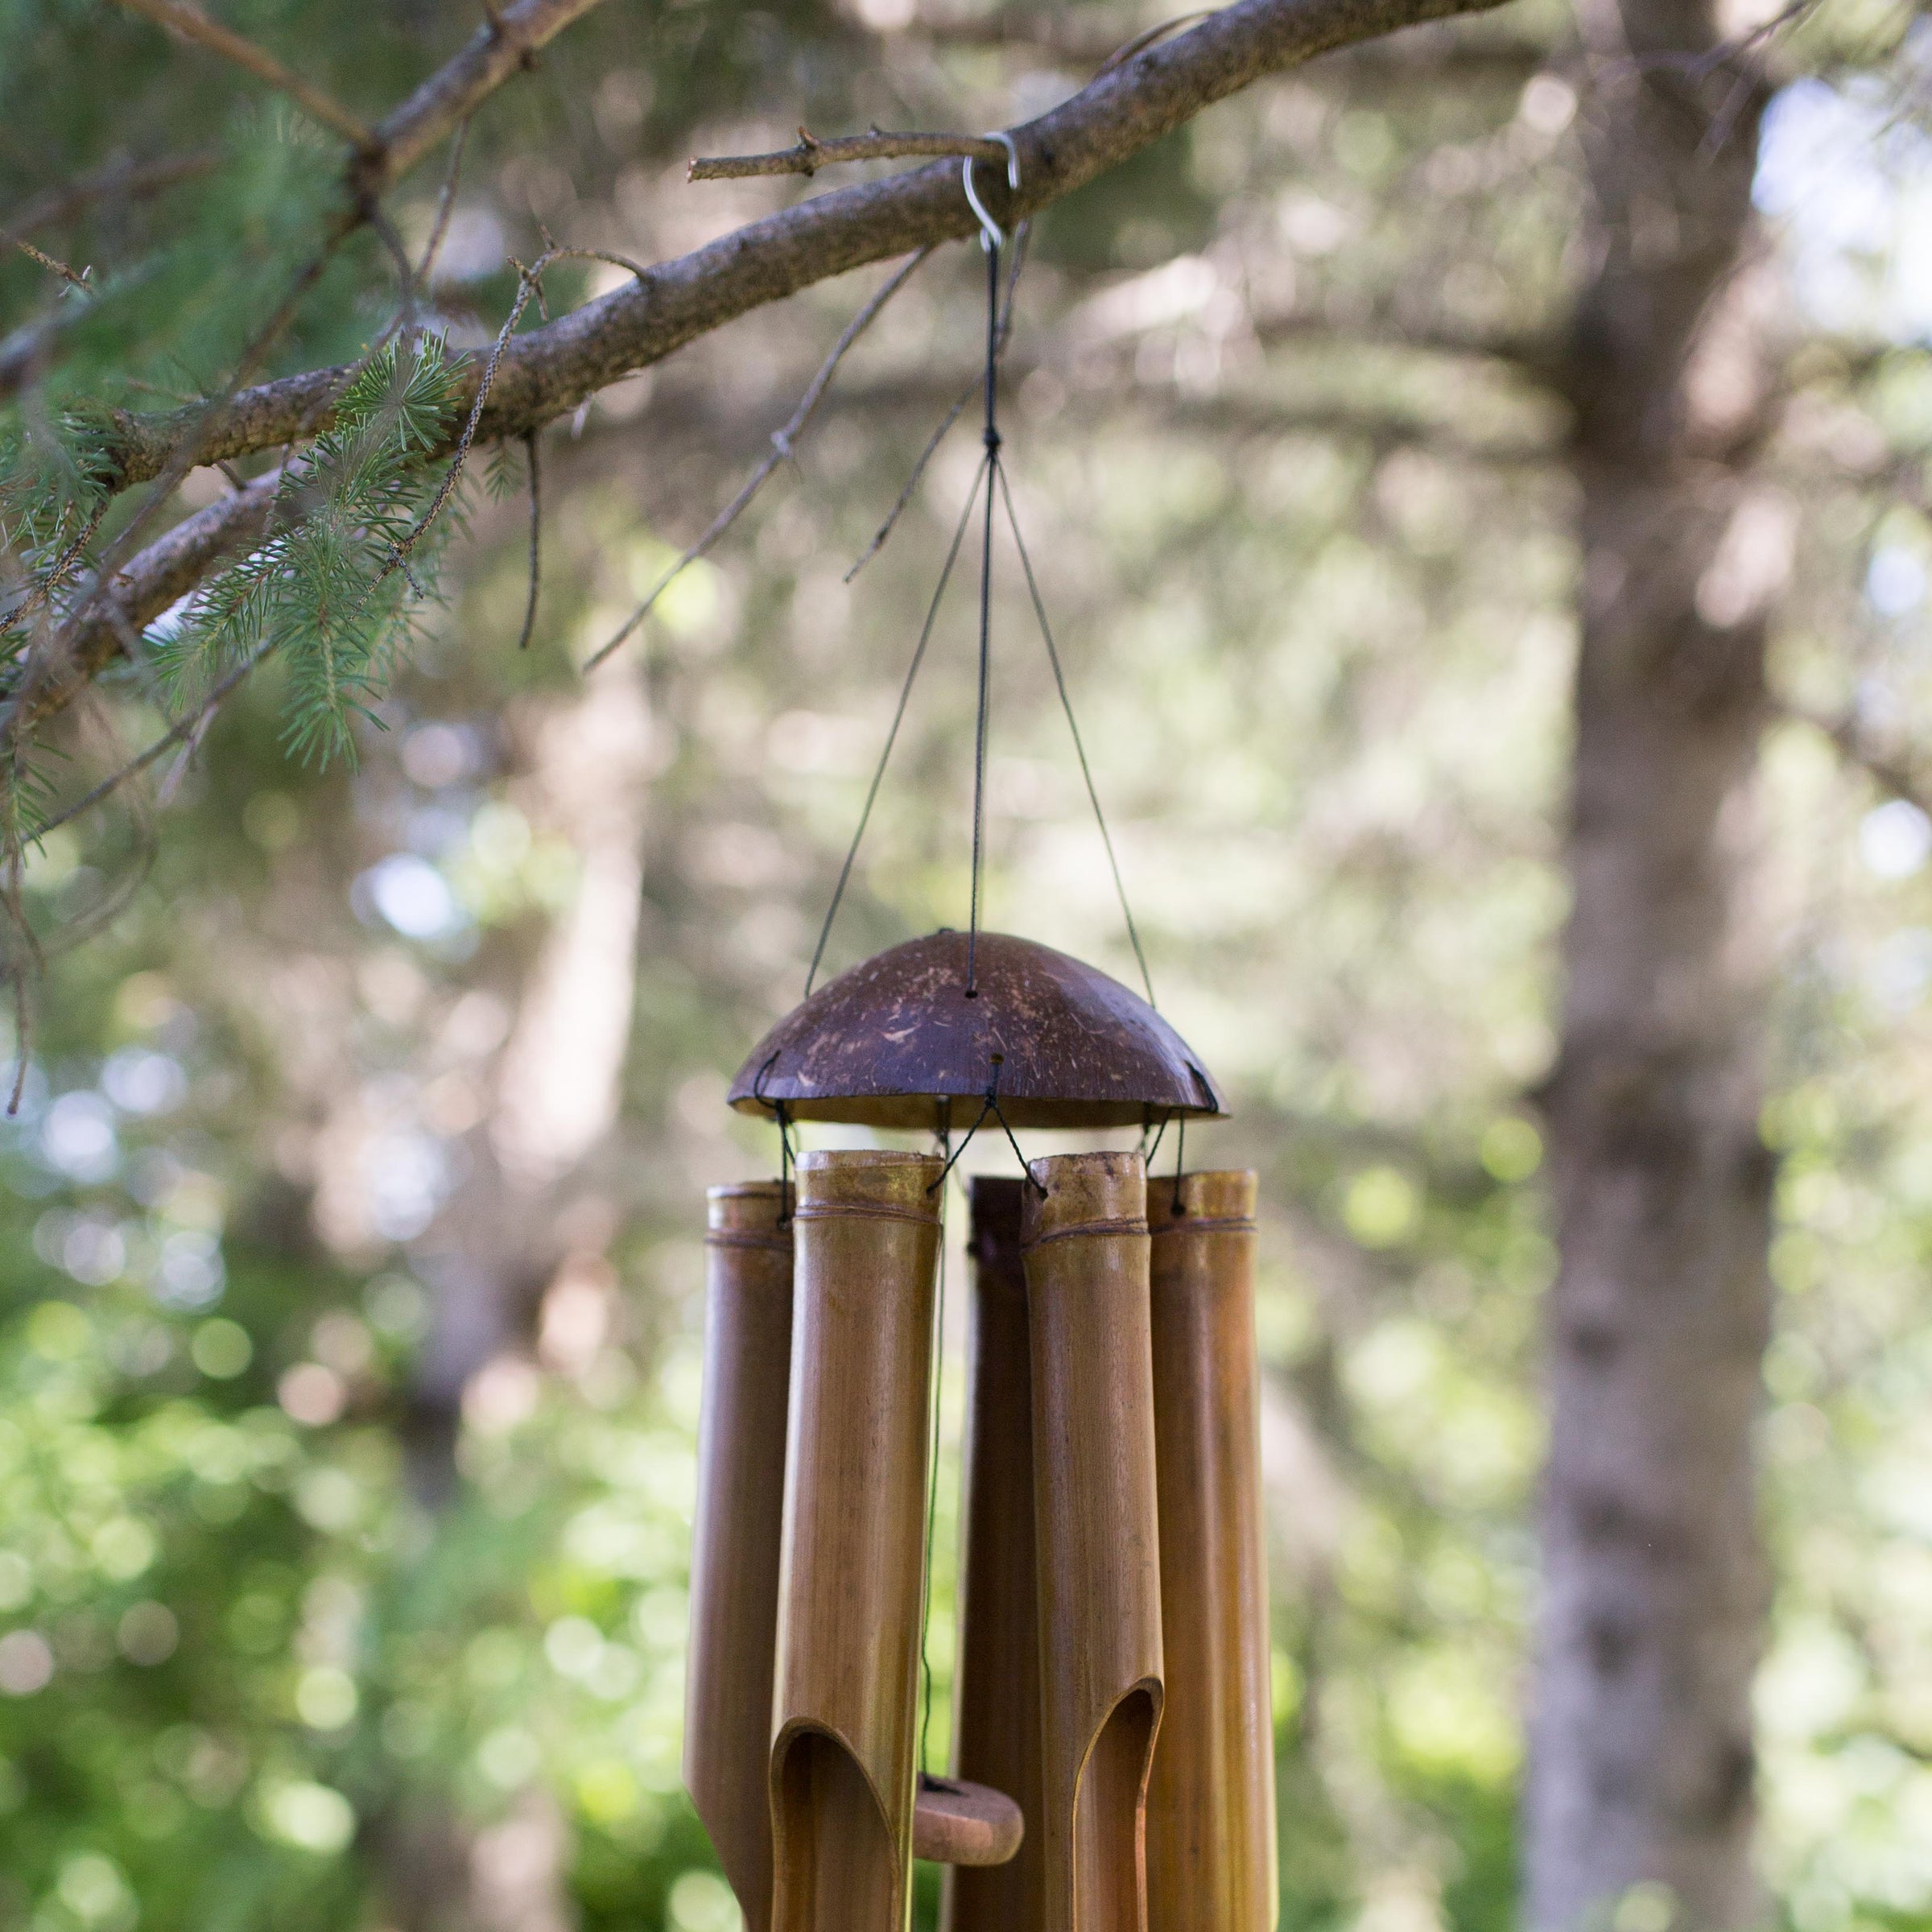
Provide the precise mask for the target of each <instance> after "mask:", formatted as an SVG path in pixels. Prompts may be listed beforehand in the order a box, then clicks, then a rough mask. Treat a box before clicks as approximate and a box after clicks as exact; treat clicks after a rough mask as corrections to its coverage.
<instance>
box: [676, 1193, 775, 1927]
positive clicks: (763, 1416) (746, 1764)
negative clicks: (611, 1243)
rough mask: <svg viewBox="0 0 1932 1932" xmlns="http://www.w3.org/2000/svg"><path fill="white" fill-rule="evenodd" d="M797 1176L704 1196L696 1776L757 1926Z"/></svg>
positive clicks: (761, 1903) (693, 1732) (766, 1889)
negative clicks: (791, 1213) (791, 1181)
mask: <svg viewBox="0 0 1932 1932" xmlns="http://www.w3.org/2000/svg"><path fill="white" fill-rule="evenodd" d="M790 1200H791V1193H790V1190H789V1189H787V1188H786V1187H782V1185H781V1184H780V1183H778V1182H777V1181H754V1182H747V1183H742V1184H741V1185H738V1186H736V1187H713V1188H712V1190H711V1191H710V1193H709V1195H708V1199H707V1203H706V1209H707V1212H706V1219H707V1222H708V1226H707V1228H706V1232H705V1237H704V1245H705V1276H706V1282H705V1289H706V1297H705V1301H706V1305H705V1315H704V1393H703V1397H702V1400H701V1402H700V1407H699V1414H698V1484H697V1501H696V1509H695V1511H694V1513H693V1519H692V1537H691V1643H690V1649H689V1653H688V1661H687V1666H686V1681H685V1703H684V1781H685V1784H686V1785H687V1786H688V1787H689V1789H690V1791H691V1802H692V1803H693V1805H694V1806H696V1810H697V1814H698V1816H699V1818H700V1819H702V1820H703V1822H704V1828H705V1830H706V1831H708V1832H709V1833H710V1835H711V1841H712V1845H713V1846H714V1847H716V1851H717V1854H718V1862H719V1863H720V1864H721V1865H722V1866H723V1867H724V1868H725V1877H726V1878H727V1879H728V1880H729V1881H730V1884H731V1889H732V1890H733V1893H736V1894H737V1901H738V1905H739V1907H740V1909H741V1910H742V1912H743V1913H744V1915H745V1925H746V1926H747V1927H748V1928H749V1932H766V1928H767V1927H768V1926H770V1923H771V1807H770V1799H769V1798H768V1796H767V1791H766V1785H767V1761H768V1758H769V1756H770V1744H771V1683H772V1666H773V1653H774V1642H775V1640H776V1635H777V1629H778V1550H779V1542H780V1534H781V1525H782V1518H783V1513H784V1501H785V1433H786V1430H785V1418H786V1406H787V1399H788V1398H787V1390H788V1388H789V1385H790V1381H791V1227H790V1223H789V1220H788V1218H787V1216H786V1208H788V1207H789V1205H790Z"/></svg>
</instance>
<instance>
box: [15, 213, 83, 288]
mask: <svg viewBox="0 0 1932 1932" xmlns="http://www.w3.org/2000/svg"><path fill="white" fill-rule="evenodd" d="M0 240H5V241H8V242H12V243H13V245H14V247H15V248H17V249H19V251H20V252H21V254H23V255H27V256H29V257H31V258H32V259H33V260H34V261H35V262H39V264H40V266H42V267H43V268H44V269H49V270H52V272H53V273H54V274H55V275H58V276H59V277H60V279H61V280H62V281H63V282H66V283H71V284H72V287H76V288H77V289H79V290H80V291H81V293H82V294H83V295H92V294H93V292H94V291H93V287H91V286H90V285H89V282H88V279H87V271H86V270H85V269H83V270H81V272H80V273H78V274H76V272H75V271H74V270H72V269H71V268H69V267H68V265H67V264H66V263H65V262H63V261H60V259H59V258H57V257H56V256H53V255H50V254H45V253H44V252H43V251H42V250H39V249H37V248H35V246H34V245H33V243H32V242H25V241H23V240H22V239H21V238H20V237H19V236H18V235H16V234H14V233H10V232H9V231H8V230H7V229H3V228H0Z"/></svg>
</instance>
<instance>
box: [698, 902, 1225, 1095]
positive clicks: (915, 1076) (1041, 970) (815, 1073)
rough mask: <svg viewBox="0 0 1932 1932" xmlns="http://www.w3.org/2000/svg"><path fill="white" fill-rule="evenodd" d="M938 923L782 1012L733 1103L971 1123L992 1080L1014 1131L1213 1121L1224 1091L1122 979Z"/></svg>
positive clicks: (1027, 943)
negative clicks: (970, 940) (970, 984)
mask: <svg viewBox="0 0 1932 1932" xmlns="http://www.w3.org/2000/svg"><path fill="white" fill-rule="evenodd" d="M966 952H967V937H966V935H965V934H964V933H963V932H936V933H935V934H933V935H931V938H929V939H909V940H907V941H906V943H905V944H903V945H901V946H894V947H891V948H890V950H889V951H887V952H881V953H878V954H877V955H875V956H873V958H871V959H869V960H865V962H864V963H863V964H860V965H857V966H855V967H853V968H852V970H851V971H850V972H844V973H841V974H840V976H839V977H838V978H837V979H836V980H832V982H831V984H830V985H826V986H822V987H820V988H819V990H818V991H817V992H816V993H814V994H813V995H812V996H811V998H810V999H808V1000H807V1001H805V1002H804V1004H803V1005H800V1006H798V1007H795V1009H793V1010H792V1011H791V1013H787V1014H786V1017H785V1018H783V1019H782V1020H781V1021H780V1022H778V1025H777V1026H774V1028H773V1029H772V1030H771V1031H770V1033H768V1034H766V1036H765V1038H763V1039H762V1040H761V1041H760V1042H758V1046H757V1047H755V1048H753V1051H752V1054H751V1057H750V1058H749V1059H748V1060H746V1061H745V1064H744V1065H743V1066H742V1067H741V1068H739V1070H738V1076H737V1080H734V1081H733V1083H732V1088H731V1095H730V1100H731V1104H732V1105H733V1106H734V1107H736V1108H738V1109H739V1110H740V1112H741V1113H761V1114H764V1115H766V1117H770V1115H771V1114H772V1113H774V1111H775V1109H776V1107H777V1106H778V1104H782V1105H783V1107H784V1108H785V1110H786V1113H787V1115H788V1116H789V1117H791V1119H793V1120H795V1121H847V1122H851V1123H854V1124H857V1125H864V1126H871V1127H898V1128H910V1129H936V1128H938V1127H939V1126H941V1125H946V1124H947V1123H948V1121H949V1122H950V1125H952V1126H953V1127H955V1128H964V1127H969V1126H971V1125H972V1122H973V1121H974V1120H975V1119H976V1117H977V1116H978V1114H979V1112H980V1107H981V1105H982V1104H983V1103H984V1101H985V1096H986V1094H987V1092H988V1090H989V1088H994V1089H995V1090H997V1093H998V1096H999V1102H1000V1109H1001V1113H1004V1114H1005V1117H1006V1119H1007V1121H1009V1123H1010V1124H1011V1125H1013V1126H1014V1127H1016V1128H1017V1127H1036V1128H1056V1127H1122V1126H1138V1125H1141V1124H1142V1123H1143V1122H1145V1121H1149V1120H1152V1121H1157V1122H1158V1121H1161V1120H1163V1119H1167V1118H1197V1117H1214V1116H1216V1115H1218V1114H1220V1113H1223V1112H1224V1108H1223V1106H1222V1104H1221V1097H1220V1094H1219V1093H1218V1092H1216V1089H1215V1086H1214V1083H1213V1082H1212V1080H1210V1079H1209V1078H1208V1075H1207V1073H1206V1071H1204V1070H1203V1067H1201V1064H1200V1063H1199V1060H1197V1059H1195V1056H1194V1054H1193V1053H1192V1051H1191V1050H1190V1048H1189V1047H1188V1046H1187V1042H1186V1041H1184V1040H1183V1038H1181V1037H1180V1035H1179V1034H1177V1033H1176V1032H1175V1031H1174V1029H1173V1028H1172V1027H1171V1026H1169V1025H1168V1024H1167V1022H1166V1021H1165V1020H1163V1019H1162V1018H1161V1016H1160V1015H1159V1014H1158V1013H1156V1012H1155V1011H1154V1009H1153V1008H1152V1007H1151V1006H1150V1005H1148V1004H1147V1002H1146V1001H1145V1000H1143V999H1141V997H1139V995H1138V994H1137V993H1130V992H1129V990H1128V989H1126V988H1125V986H1123V985H1121V983H1120V981H1119V980H1113V979H1109V978H1108V976H1107V975H1106V974H1105V973H1104V972H1096V970H1095V969H1094V968H1092V967H1091V966H1088V965H1085V964H1082V962H1081V961H1080V960H1075V959H1070V958H1069V957H1068V956H1067V955H1066V954H1065V953H1063V952H1055V951H1054V949H1053V948H1052V947H1051V946H1042V945H1038V944H1037V943H1034V941H1033V940H1031V939H1014V938H1012V937H1010V936H1009V935H1006V934H1004V933H997V932H983V933H981V934H980V935H979V940H978V944H977V949H976V960H975V985H974V990H973V992H972V993H971V994H970V995H969V994H968V992H967V990H966Z"/></svg>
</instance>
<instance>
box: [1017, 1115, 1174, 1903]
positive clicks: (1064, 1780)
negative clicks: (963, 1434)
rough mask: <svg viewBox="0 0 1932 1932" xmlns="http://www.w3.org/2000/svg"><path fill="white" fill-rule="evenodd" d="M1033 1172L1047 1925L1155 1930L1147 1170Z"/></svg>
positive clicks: (1124, 1166)
mask: <svg viewBox="0 0 1932 1932" xmlns="http://www.w3.org/2000/svg"><path fill="white" fill-rule="evenodd" d="M1029 1171H1030V1174H1031V1176H1032V1178H1033V1179H1034V1182H1035V1183H1036V1184H1037V1185H1036V1186H1035V1187H1032V1188H1030V1189H1029V1190H1028V1191H1027V1193H1026V1199H1025V1204H1024V1210H1023V1219H1022V1244H1023V1251H1024V1254H1025V1260H1026V1293H1027V1303H1028V1315H1029V1329H1030V1340H1031V1348H1030V1360H1031V1369H1032V1381H1033V1418H1034V1432H1033V1447H1034V1510H1035V1522H1034V1533H1035V1546H1036V1550H1037V1567H1038V1590H1039V1604H1040V1640H1039V1641H1040V1666H1039V1667H1040V1677H1041V1738H1042V1766H1043V1780H1044V1791H1043V1796H1042V1837H1043V1840H1044V1843H1043V1854H1044V1861H1045V1909H1044V1913H1043V1916H1042V1923H1043V1925H1044V1926H1045V1928H1046V1932H1145V1927H1146V1839H1145V1833H1146V1798H1147V1773H1148V1767H1149V1762H1150V1757H1151V1755H1152V1752H1153V1748H1154V1737H1155V1734H1156V1732H1157V1730H1158V1727H1159V1724H1160V1720H1161V1707H1162V1695H1163V1691H1162V1647H1161V1597H1160V1549H1159V1533H1158V1499H1157V1494H1156V1488H1155V1473H1154V1376H1153V1362H1152V1344H1151V1338H1150V1327H1149V1319H1150V1315H1149V1299H1148V1295H1149V1290H1148V1263H1149V1253H1148V1247H1149V1244H1148V1236H1147V1225H1146V1169H1145V1166H1144V1165H1143V1163H1142V1162H1141V1158H1140V1156H1139V1155H1138V1154H1067V1155H1062V1156H1058V1157H1055V1158H1049V1159H1047V1160H1041V1161H1035V1162H1034V1163H1033V1164H1032V1166H1031V1167H1030V1170H1029Z"/></svg>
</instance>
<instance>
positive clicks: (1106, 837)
mask: <svg viewBox="0 0 1932 1932" xmlns="http://www.w3.org/2000/svg"><path fill="white" fill-rule="evenodd" d="M993 474H994V476H995V477H997V480H998V482H999V486H1000V496H1001V499H1002V501H1003V502H1005V506H1006V526H1007V528H1008V529H1009V530H1011V531H1012V532H1013V548H1014V549H1015V550H1017V551H1018V552H1019V553H1020V568H1021V569H1022V571H1024V572H1026V590H1027V594H1028V595H1029V596H1030V597H1031V598H1032V600H1033V614H1034V617H1036V618H1037V619H1038V622H1039V626H1040V637H1041V639H1042V642H1044V643H1045V644H1046V646H1047V663H1049V664H1051V666H1052V667H1053V682H1054V685H1055V688H1056V689H1057V690H1058V691H1059V694H1060V708H1061V710H1062V711H1063V712H1065V713H1066V714H1067V730H1068V731H1070V732H1071V733H1072V734H1073V752H1074V756H1075V758H1078V759H1079V760H1080V776H1081V778H1084V780H1085V781H1086V784H1087V802H1088V804H1090V805H1091V806H1092V807H1093V822H1094V823H1095V824H1096V825H1098V826H1099V827H1100V843H1101V844H1103V845H1104V846H1105V847H1106V848H1107V868H1108V871H1110V872H1111V873H1113V890H1114V892H1115V894H1117V897H1118V898H1119V899H1120V902H1121V917H1122V918H1123V919H1125V920H1126V922H1127V937H1128V939H1129V941H1130V942H1131V943H1132V944H1133V956H1134V960H1135V962H1136V963H1137V964H1138V965H1139V967H1140V969H1141V985H1142V986H1143V987H1145V988H1146V993H1147V1004H1148V1005H1150V1006H1155V1005H1158V1001H1156V1000H1155V998H1154V975H1153V974H1152V973H1150V972H1149V971H1148V970H1147V955H1146V952H1145V951H1144V950H1143V949H1142V947H1141V933H1140V928H1139V927H1137V926H1136V925H1135V924H1134V923H1133V907H1132V906H1130V905H1129V904H1128V902H1127V886H1126V882H1125V880H1123V879H1122V878H1121V861H1119V859H1118V858H1117V857H1115V855H1114V850H1113V834H1112V833H1111V832H1109V831H1108V829H1107V815H1106V813H1105V812H1104V811H1101V809H1100V791H1099V788H1098V787H1097V786H1096V785H1095V784H1094V782H1093V768H1092V766H1090V765H1089V764H1088V762H1087V746H1086V745H1085V743H1084V741H1083V740H1082V738H1081V737H1080V721H1079V720H1078V719H1076V718H1075V716H1074V715H1073V699H1072V697H1071V696H1070V695H1069V693H1068V691H1067V677H1066V674H1065V673H1064V672H1063V671H1062V670H1061V668H1060V654H1059V650H1058V649H1057V648H1056V647H1055V644H1054V641H1053V626H1052V625H1051V624H1049V623H1048V622H1047V604H1046V600H1045V599H1044V598H1042V597H1041V595H1040V586H1039V582H1038V579H1037V578H1035V577H1034V574H1033V559H1032V558H1031V557H1030V556H1029V555H1027V554H1026V539H1025V538H1024V537H1022V535H1020V519H1019V518H1018V514H1016V513H1015V511H1014V510H1013V491H1012V489H1010V488H1009V486H1008V484H1007V481H1006V471H1005V467H1004V465H1002V464H1001V463H999V462H998V461H997V460H995V462H994V464H993Z"/></svg>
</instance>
